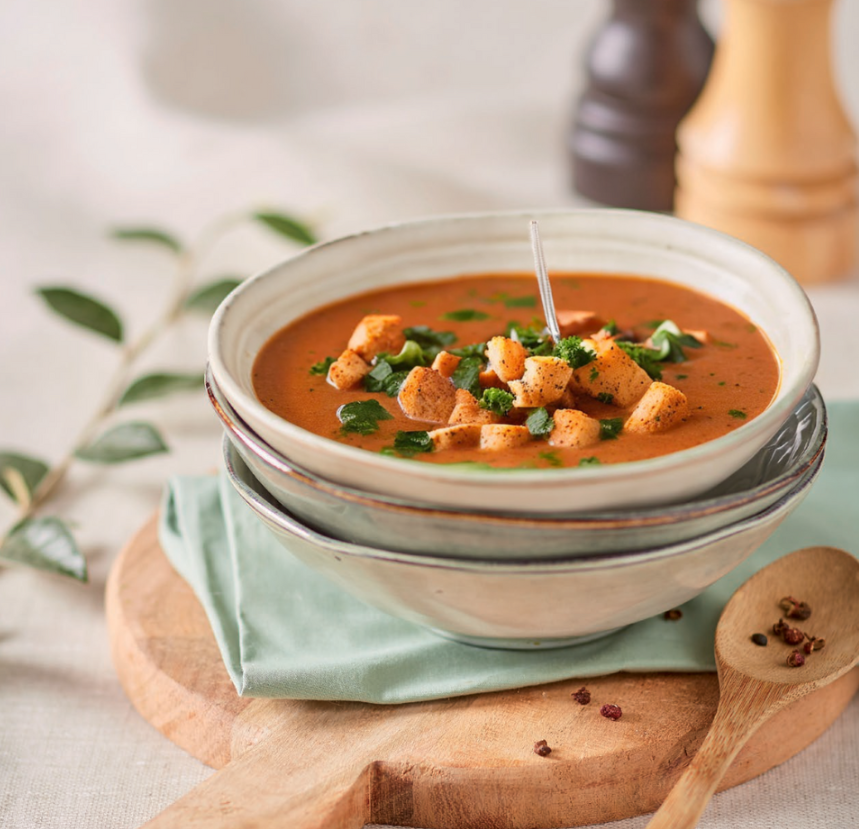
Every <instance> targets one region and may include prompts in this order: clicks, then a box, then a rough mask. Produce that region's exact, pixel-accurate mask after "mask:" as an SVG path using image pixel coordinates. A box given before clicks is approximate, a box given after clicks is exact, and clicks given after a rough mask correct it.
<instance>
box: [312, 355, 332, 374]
mask: <svg viewBox="0 0 859 829" xmlns="http://www.w3.org/2000/svg"><path fill="white" fill-rule="evenodd" d="M333 362H335V360H334V357H326V358H325V359H324V360H320V361H319V362H318V363H314V364H313V365H312V366H311V367H310V368H309V369H308V373H309V374H312V375H314V376H316V377H324V376H326V375H327V374H328V369H329V368H331V363H333Z"/></svg>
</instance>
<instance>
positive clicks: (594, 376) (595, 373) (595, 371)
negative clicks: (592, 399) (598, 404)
mask: <svg viewBox="0 0 859 829" xmlns="http://www.w3.org/2000/svg"><path fill="white" fill-rule="evenodd" d="M599 376H600V373H599V369H597V367H596V366H594V367H593V368H592V369H591V373H590V374H589V375H588V379H589V380H590V381H591V383H593V381H594V380H596V379H597V377H599Z"/></svg>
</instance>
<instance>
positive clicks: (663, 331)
mask: <svg viewBox="0 0 859 829" xmlns="http://www.w3.org/2000/svg"><path fill="white" fill-rule="evenodd" d="M650 341H651V342H652V343H653V347H654V349H656V350H657V351H658V352H659V355H658V356H657V358H656V359H657V360H662V361H664V360H668V361H669V362H672V363H684V362H686V353H685V352H684V351H683V349H684V348H701V343H700V342H698V340H696V339H695V337H693V336H692V335H691V334H684V333H683V332H682V331H681V330H680V328H679V326H678V325H677V323H675V322H672V320H665V321H664V322H662V323H660V325H659V327H658V328H657V329H656V330H655V331H654V332H653V334H652V335H651V337H650Z"/></svg>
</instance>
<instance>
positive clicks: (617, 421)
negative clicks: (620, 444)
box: [600, 417, 623, 440]
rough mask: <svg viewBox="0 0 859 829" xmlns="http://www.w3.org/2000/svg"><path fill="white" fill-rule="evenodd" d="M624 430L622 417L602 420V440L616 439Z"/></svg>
mask: <svg viewBox="0 0 859 829" xmlns="http://www.w3.org/2000/svg"><path fill="white" fill-rule="evenodd" d="M622 430H623V418H622V417H610V418H608V419H606V420H601V421H600V440H616V439H617V436H618V435H619V434H620V433H621V431H622Z"/></svg>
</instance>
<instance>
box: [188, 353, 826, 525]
mask: <svg viewBox="0 0 859 829" xmlns="http://www.w3.org/2000/svg"><path fill="white" fill-rule="evenodd" d="M205 386H206V392H207V395H208V397H209V403H210V405H211V406H212V408H213V409H214V411H215V414H216V415H217V417H218V419H219V420H220V422H221V425H222V427H223V429H224V431H225V435H224V440H225V441H230V440H233V441H238V442H240V443H241V444H242V445H243V446H244V447H245V448H246V449H247V450H248V451H249V452H251V453H252V454H253V455H254V456H255V457H257V458H258V459H259V460H260V461H261V462H262V463H263V464H265V465H267V466H269V467H272V468H273V469H274V470H275V471H277V472H278V473H279V474H282V475H286V476H287V477H289V478H291V479H293V480H296V481H298V482H299V483H302V484H304V485H306V486H309V487H311V488H312V489H313V490H315V491H321V492H324V493H325V494H327V495H329V496H331V497H335V498H337V499H338V500H343V501H349V502H351V503H355V504H360V505H362V506H364V507H369V508H374V509H380V510H386V511H390V512H400V513H405V514H406V515H416V516H417V515H419V516H421V517H426V516H441V517H445V518H451V519H455V520H458V521H463V522H466V523H471V522H473V523H487V522H491V521H493V520H494V521H500V522H502V523H504V525H505V526H507V525H511V524H515V525H517V526H520V527H523V528H528V527H534V528H537V527H539V528H541V529H571V530H572V529H575V530H577V531H583V530H593V529H601V528H602V527H604V526H605V525H611V526H612V528H615V529H617V528H622V527H641V528H644V527H659V526H664V525H667V524H674V523H679V522H681V521H694V520H698V519H700V518H704V517H706V516H710V515H715V514H718V513H721V512H724V511H727V510H729V509H732V508H734V507H737V506H739V505H740V504H743V503H748V501H750V500H755V499H757V498H760V497H763V496H765V495H767V494H769V493H771V492H773V491H774V490H777V489H783V488H785V487H787V486H790V485H791V484H792V483H793V482H795V481H797V480H799V479H800V478H801V477H802V476H803V475H805V474H806V472H807V471H808V470H809V469H810V468H812V467H813V466H814V464H815V463H816V462H817V461H818V459H819V458H820V457H821V455H822V454H823V453H824V451H825V447H826V442H827V435H828V413H827V409H826V404H825V402H824V399H823V396H822V395H821V393H820V390H819V389H818V388H817V386H815V385H814V384H812V385H811V386H809V389H808V390H807V392H806V394H805V395H803V400H805V399H806V398H808V401H809V403H811V404H812V405H814V406H815V407H817V408H818V409H819V411H820V417H819V420H818V424H817V429H816V433H817V438H816V440H815V441H813V442H811V443H809V444H808V448H807V450H806V454H807V455H808V457H806V458H805V459H803V460H802V461H801V462H799V463H797V464H795V465H793V466H792V467H791V468H790V469H789V470H787V471H785V472H782V473H781V474H780V475H778V476H776V477H775V478H773V479H771V480H769V481H767V482H765V483H763V484H759V485H758V486H755V487H752V488H751V489H746V490H742V491H740V492H736V493H729V494H724V495H717V496H713V497H710V498H698V499H696V500H692V501H683V502H681V503H676V504H666V505H662V506H659V505H656V506H653V507H650V508H648V507H634V508H630V509H618V510H600V511H592V512H586V513H570V514H569V515H568V516H567V515H559V514H557V513H536V514H535V513H531V514H529V513H509V512H504V513H499V512H488V511H483V510H475V509H456V508H454V507H440V506H436V505H434V504H430V503H427V504H426V505H419V504H415V503H413V502H408V501H401V500H400V499H398V498H395V497H393V496H389V495H382V494H377V493H373V492H364V491H361V490H357V489H354V488H352V487H350V486H348V485H345V484H339V483H337V482H334V481H330V480H328V479H326V478H323V477H322V476H320V475H318V474H316V473H315V472H312V471H310V470H308V469H306V468H304V467H302V466H301V465H299V464H296V463H294V462H293V461H291V460H289V459H288V458H286V457H285V456H284V455H283V454H282V453H280V452H278V450H277V449H275V448H274V447H273V446H271V445H270V444H268V443H267V442H266V441H265V440H264V439H263V438H262V437H260V436H259V435H258V434H257V433H256V432H254V430H253V429H252V428H251V427H250V426H248V424H247V423H245V421H244V420H243V419H242V417H241V416H240V415H239V414H238V413H237V412H236V411H235V410H234V409H233V407H232V406H231V405H230V403H229V401H227V400H226V399H225V398H224V396H223V393H222V392H220V390H219V388H218V385H217V381H216V380H215V379H214V377H213V376H212V373H211V369H210V367H207V369H206V378H205ZM800 402H802V401H800ZM794 410H795V409H794ZM765 446H766V445H765ZM764 448H765V447H764ZM224 451H225V452H226V450H224ZM759 451H763V448H762V449H761V450H759ZM544 516H545V517H544Z"/></svg>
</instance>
